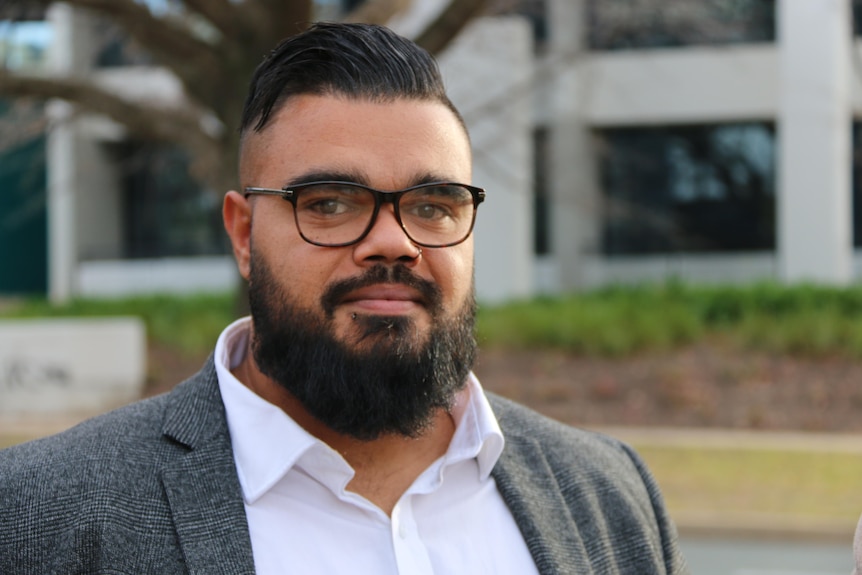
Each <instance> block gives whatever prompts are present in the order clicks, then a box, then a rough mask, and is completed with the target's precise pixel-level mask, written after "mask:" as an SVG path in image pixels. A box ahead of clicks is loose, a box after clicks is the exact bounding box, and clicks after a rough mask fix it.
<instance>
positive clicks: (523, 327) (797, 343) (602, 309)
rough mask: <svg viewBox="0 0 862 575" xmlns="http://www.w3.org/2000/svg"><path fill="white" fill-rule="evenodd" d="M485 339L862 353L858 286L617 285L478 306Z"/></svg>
mask: <svg viewBox="0 0 862 575" xmlns="http://www.w3.org/2000/svg"><path fill="white" fill-rule="evenodd" d="M478 331H479V338H480V342H482V343H483V344H484V345H487V346H510V347H514V346H517V347H527V348H558V349H564V350H568V351H571V352H574V353H582V354H593V355H611V356H616V355H624V354H631V353H636V352H638V351H643V350H662V349H668V348H672V347H675V346H680V345H684V344H689V343H693V342H696V341H699V340H703V339H711V340H720V341H722V342H725V343H729V344H731V345H737V346H739V347H742V348H747V349H757V350H764V351H771V352H777V353H794V354H804V355H832V354H837V355H850V356H855V357H862V287H852V288H830V287H824V286H815V285H798V286H791V287H787V286H781V285H778V284H775V283H760V284H753V285H750V286H744V287H736V286H718V287H709V286H688V285H684V284H681V283H677V282H671V283H668V284H665V285H660V286H651V287H616V288H608V289H602V290H597V291H593V292H588V293H582V294H573V295H568V296H564V297H558V298H557V297H555V298H541V299H536V300H532V301H524V302H513V303H509V304H505V305H500V306H482V307H481V308H480V314H479V328H478Z"/></svg>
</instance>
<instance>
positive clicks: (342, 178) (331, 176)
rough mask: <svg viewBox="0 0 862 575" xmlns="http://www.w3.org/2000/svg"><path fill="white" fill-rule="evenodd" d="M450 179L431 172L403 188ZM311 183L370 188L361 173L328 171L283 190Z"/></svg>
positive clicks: (297, 179)
mask: <svg viewBox="0 0 862 575" xmlns="http://www.w3.org/2000/svg"><path fill="white" fill-rule="evenodd" d="M456 181H457V180H454V179H452V178H447V177H444V176H441V175H439V174H433V173H431V172H426V173H424V174H420V175H418V176H416V177H413V178H412V179H411V180H410V185H408V186H405V187H407V188H409V187H412V186H418V185H421V184H430V183H432V182H456ZM311 182H348V183H353V184H360V185H362V186H368V187H369V188H370V187H372V186H371V185H370V184H369V179H368V178H367V177H366V176H365V175H364V174H363V173H362V172H358V171H356V172H353V171H336V170H332V171H328V170H314V171H310V172H306V173H304V174H301V175H299V176H296V177H295V178H291V180H290V181H289V182H287V183H286V184H285V185H284V188H290V187H291V186H298V185H300V184H308V183H311Z"/></svg>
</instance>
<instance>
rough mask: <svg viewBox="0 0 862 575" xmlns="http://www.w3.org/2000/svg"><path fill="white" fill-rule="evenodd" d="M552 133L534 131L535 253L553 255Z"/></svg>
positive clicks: (539, 130) (545, 129) (542, 128)
mask: <svg viewBox="0 0 862 575" xmlns="http://www.w3.org/2000/svg"><path fill="white" fill-rule="evenodd" d="M549 138H550V131H549V130H548V129H547V128H545V127H540V128H537V129H536V130H534V131H533V253H535V254H536V255H539V256H545V255H548V254H550V253H551V214H550V211H551V202H550V197H549V196H548V170H549V164H550V156H549V154H550V143H549Z"/></svg>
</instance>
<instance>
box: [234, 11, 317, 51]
mask: <svg viewBox="0 0 862 575" xmlns="http://www.w3.org/2000/svg"><path fill="white" fill-rule="evenodd" d="M311 5H312V2H311V0H245V2H243V6H245V7H247V8H246V10H248V13H249V15H250V16H251V17H252V19H251V20H250V21H249V22H250V24H252V25H253V26H254V27H255V29H256V30H258V31H260V35H261V36H262V37H264V38H266V42H265V44H266V46H267V50H269V49H271V48H273V47H274V46H275V44H276V43H277V42H278V41H279V40H282V39H284V38H287V37H288V36H293V35H294V34H298V33H299V32H302V31H303V30H305V29H306V28H308V25H309V24H310V23H311V18H312V10H311Z"/></svg>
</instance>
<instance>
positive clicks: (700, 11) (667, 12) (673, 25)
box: [586, 0, 775, 50]
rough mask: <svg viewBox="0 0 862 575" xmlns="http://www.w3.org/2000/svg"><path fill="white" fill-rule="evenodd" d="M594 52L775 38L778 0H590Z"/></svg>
mask: <svg viewBox="0 0 862 575" xmlns="http://www.w3.org/2000/svg"><path fill="white" fill-rule="evenodd" d="M586 9H587V23H588V27H589V35H588V42H589V47H590V49H591V50H629V49H642V48H669V47H675V46H689V45H715V44H742V43H753V42H774V41H775V0H698V1H697V2H692V1H691V0H588V1H587V5H586Z"/></svg>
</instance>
